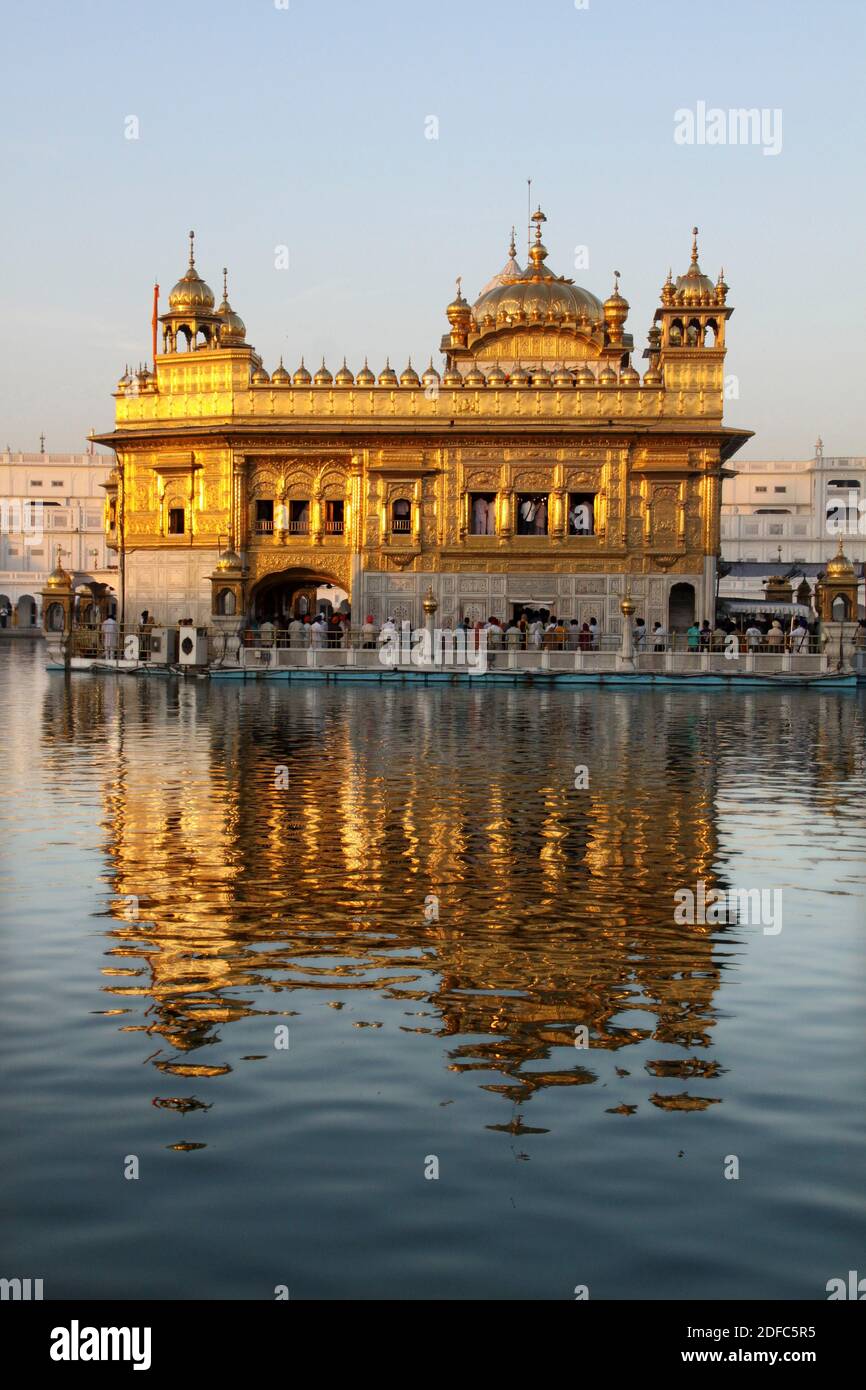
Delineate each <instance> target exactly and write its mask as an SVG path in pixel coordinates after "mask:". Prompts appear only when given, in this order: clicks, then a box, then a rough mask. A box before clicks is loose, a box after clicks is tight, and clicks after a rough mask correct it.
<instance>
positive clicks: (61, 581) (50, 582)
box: [45, 559, 72, 589]
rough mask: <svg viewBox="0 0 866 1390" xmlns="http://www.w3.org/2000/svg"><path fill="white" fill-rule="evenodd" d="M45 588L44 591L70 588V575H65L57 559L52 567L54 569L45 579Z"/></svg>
mask: <svg viewBox="0 0 866 1390" xmlns="http://www.w3.org/2000/svg"><path fill="white" fill-rule="evenodd" d="M45 587H46V589H71V588H72V575H71V574H67V572H66V570H65V569H64V568H63V566H62V565H61V563H60V560H59V559H58V561H57V564H56V565H55V566H54V569H53V570H52V571H51V573H50V574H49V576H48V578H47V579H46V581H45Z"/></svg>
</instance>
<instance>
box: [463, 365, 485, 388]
mask: <svg viewBox="0 0 866 1390" xmlns="http://www.w3.org/2000/svg"><path fill="white" fill-rule="evenodd" d="M463 384H464V386H486V385H487V377H486V376H485V375H484V373H483V372H482V370H481V368H480V367H479V365H478V363H477V362H473V364H472V366H471V367H470V368H469V371H468V372H467V373H466V375H465V377H464V378H463Z"/></svg>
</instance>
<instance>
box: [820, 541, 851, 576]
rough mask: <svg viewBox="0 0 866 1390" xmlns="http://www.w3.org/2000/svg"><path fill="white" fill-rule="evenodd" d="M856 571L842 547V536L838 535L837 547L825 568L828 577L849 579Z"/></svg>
mask: <svg viewBox="0 0 866 1390" xmlns="http://www.w3.org/2000/svg"><path fill="white" fill-rule="evenodd" d="M855 573H856V571H855V569H854V566H853V565H852V563H851V561H850V560H849V559H848V556H847V555H846V554H845V552H844V550H843V549H842V537H841V536H840V537H839V549H838V550H837V551H836V554H835V555H834V556H833V559H832V560H831V561H830V563H829V565H828V566H827V569H826V574H827V578H828V579H850V578H852V577H853V575H854V574H855Z"/></svg>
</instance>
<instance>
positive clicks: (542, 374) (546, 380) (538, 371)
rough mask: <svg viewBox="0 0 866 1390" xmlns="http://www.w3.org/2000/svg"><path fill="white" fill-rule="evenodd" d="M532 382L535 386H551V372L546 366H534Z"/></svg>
mask: <svg viewBox="0 0 866 1390" xmlns="http://www.w3.org/2000/svg"><path fill="white" fill-rule="evenodd" d="M532 384H533V386H549V385H550V372H549V371H548V370H547V368H546V367H543V366H542V367H533V369H532Z"/></svg>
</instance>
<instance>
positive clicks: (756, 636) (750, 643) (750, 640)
mask: <svg viewBox="0 0 866 1390" xmlns="http://www.w3.org/2000/svg"><path fill="white" fill-rule="evenodd" d="M763 640H764V634H763V632H762V631H761V629H760V628H759V627H757V626H756V625H755V623H750V624H749V626H748V627H747V628H746V646H747V647H748V649H749V651H750V652H756V651H757V650H758V648H759V647H760V645H761V643H762V642H763Z"/></svg>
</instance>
